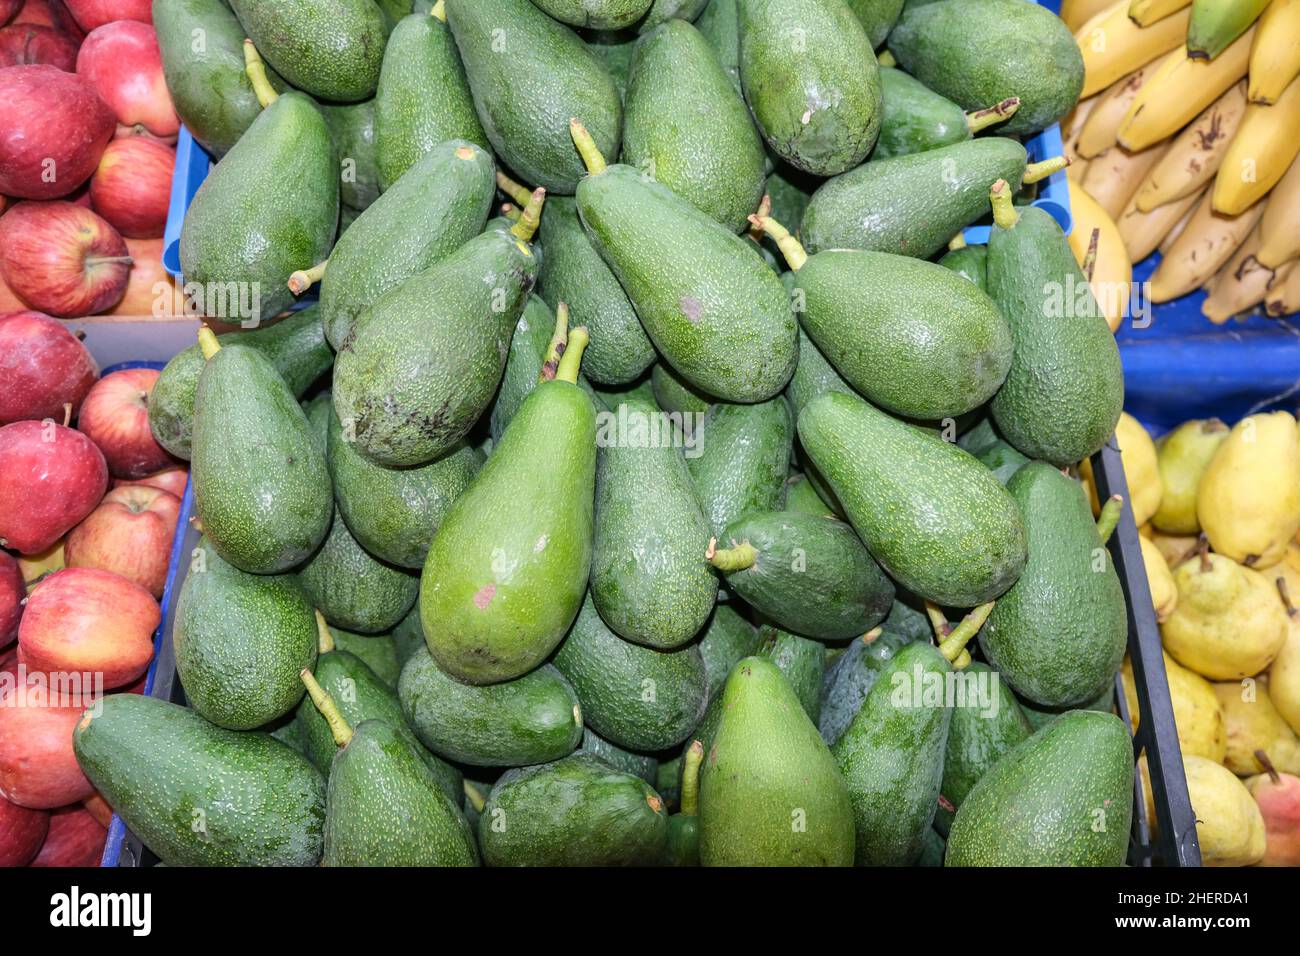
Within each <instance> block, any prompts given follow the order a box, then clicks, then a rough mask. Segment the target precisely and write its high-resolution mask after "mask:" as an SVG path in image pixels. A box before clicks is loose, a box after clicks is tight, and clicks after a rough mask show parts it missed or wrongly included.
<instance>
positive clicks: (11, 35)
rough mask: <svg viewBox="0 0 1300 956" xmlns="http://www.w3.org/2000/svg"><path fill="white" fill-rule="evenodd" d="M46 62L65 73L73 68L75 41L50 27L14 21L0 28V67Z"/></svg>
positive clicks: (74, 66) (74, 63)
mask: <svg viewBox="0 0 1300 956" xmlns="http://www.w3.org/2000/svg"><path fill="white" fill-rule="evenodd" d="M31 63H48V64H49V65H50V66H57V67H58V68H59V69H60V70H63V71H64V72H65V73H75V72H76V69H77V41H76V40H75V39H73V38H72V37H70V36H69V35H68V34H66V33H63V32H62V31H60V30H56V29H54V28H53V27H42V26H37V25H36V24H34V23H15V24H13V25H12V26H7V27H5V28H4V29H3V30H0V67H5V66H21V65H24V64H31Z"/></svg>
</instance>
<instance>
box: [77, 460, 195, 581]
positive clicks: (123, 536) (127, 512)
mask: <svg viewBox="0 0 1300 956" xmlns="http://www.w3.org/2000/svg"><path fill="white" fill-rule="evenodd" d="M180 512H181V500H180V499H179V498H177V497H176V496H175V495H173V494H172V493H171V492H168V491H161V490H159V489H158V488H150V487H148V486H146V485H126V486H124V487H122V488H114V489H113V490H112V491H110V492H109V493H108V494H107V495H105V496H104V500H103V501H102V502H101V503H100V505H99V507H98V508H96V509H95V510H94V511H92V512H91V513H90V516H89V517H87V518H86V520H85V521H83V522H81V524H79V525H77V526H76V527H75V528H73V529H72V531H71V532H69V534H68V542H67V544H66V545H65V546H64V554H65V555H66V556H67V562H68V567H70V568H100V569H101V570H104V571H112V572H113V573H114V574H118V575H121V576H122V577H124V578H126V579H127V580H128V581H133V582H135V583H136V584H138V585H140V587H142V588H144V589H145V590H146V591H148V592H149V593H150V594H152V595H153V596H154V597H155V598H161V597H162V593H163V584H164V583H165V582H166V581H167V564H168V561H169V560H170V558H171V552H172V537H173V535H174V534H175V532H176V519H177V517H178V516H179V515H180Z"/></svg>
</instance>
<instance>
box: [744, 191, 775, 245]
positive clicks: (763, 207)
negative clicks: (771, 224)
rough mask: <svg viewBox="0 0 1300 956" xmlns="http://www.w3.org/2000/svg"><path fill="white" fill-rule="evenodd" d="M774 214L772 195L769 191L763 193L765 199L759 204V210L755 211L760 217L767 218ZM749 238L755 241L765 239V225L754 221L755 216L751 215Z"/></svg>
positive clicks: (755, 214)
mask: <svg viewBox="0 0 1300 956" xmlns="http://www.w3.org/2000/svg"><path fill="white" fill-rule="evenodd" d="M770 215H772V196H771V195H770V194H769V193H763V199H762V201H761V202H760V203H759V204H758V210H757V211H756V212H755V213H754V216H757V217H758V218H759V219H766V218H767V217H768V216H770ZM747 218H748V219H749V238H751V239H753V240H754V241H755V242H762V241H763V227H762V226H761V225H758V224H756V223H755V222H754V217H753V216H749V217H747Z"/></svg>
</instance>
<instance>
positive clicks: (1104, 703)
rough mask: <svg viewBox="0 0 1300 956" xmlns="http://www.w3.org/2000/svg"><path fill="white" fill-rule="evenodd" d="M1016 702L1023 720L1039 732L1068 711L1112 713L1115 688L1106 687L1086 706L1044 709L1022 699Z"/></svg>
mask: <svg viewBox="0 0 1300 956" xmlns="http://www.w3.org/2000/svg"><path fill="white" fill-rule="evenodd" d="M1016 700H1017V702H1018V703H1019V704H1020V710H1021V711H1022V712H1023V713H1024V715H1025V719H1026V720H1028V721H1029V726H1030V728H1031V729H1033V730H1040V729H1042V728H1043V727H1044V726H1045V725H1047V724H1049V723H1051V722H1052V721H1053V720H1054V719H1055V718H1057V717H1059V716H1060V715H1061V714H1063V713H1065V712H1066V711H1069V710H1095V711H1098V712H1099V713H1103V714H1109V713H1113V712H1114V710H1115V688H1114V687H1107V688H1106V689H1105V690H1104V691H1102V692H1101V693H1100V694H1098V695H1097V697H1096V698H1095V699H1093V700H1090V701H1088V702H1087V703H1086V704H1079V705H1078V706H1076V707H1044V706H1042V705H1041V704H1036V703H1034V702H1032V701H1029V700H1026V699H1025V698H1024V697H1017V698H1016Z"/></svg>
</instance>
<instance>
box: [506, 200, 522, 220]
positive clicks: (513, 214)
mask: <svg viewBox="0 0 1300 956" xmlns="http://www.w3.org/2000/svg"><path fill="white" fill-rule="evenodd" d="M501 215H503V216H505V217H506V218H507V219H509V220H510V221H511V222H518V221H519V217H520V216H522V215H523V213H522V212H520V211H519V207H518V206H516V205H515V204H514V203H512V202H503V203H502V204H501Z"/></svg>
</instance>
